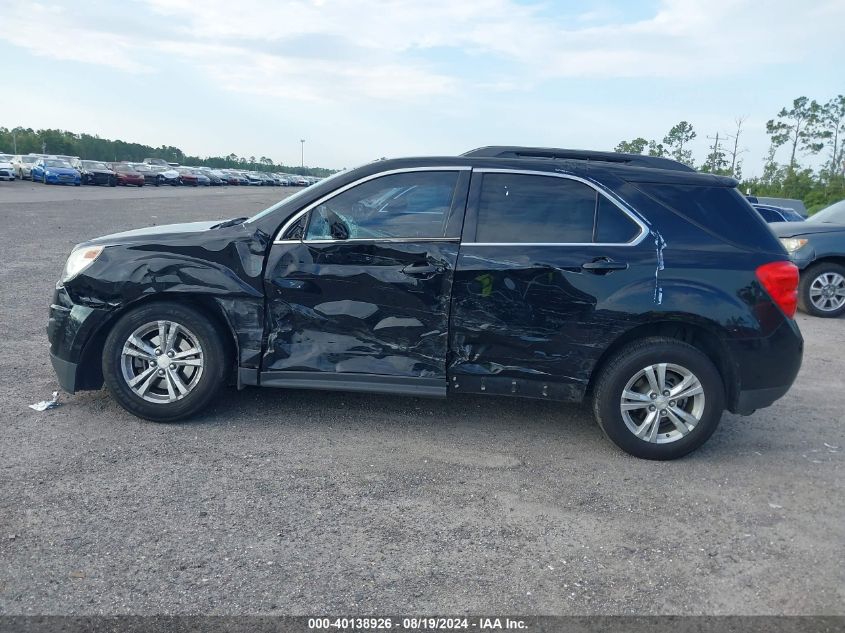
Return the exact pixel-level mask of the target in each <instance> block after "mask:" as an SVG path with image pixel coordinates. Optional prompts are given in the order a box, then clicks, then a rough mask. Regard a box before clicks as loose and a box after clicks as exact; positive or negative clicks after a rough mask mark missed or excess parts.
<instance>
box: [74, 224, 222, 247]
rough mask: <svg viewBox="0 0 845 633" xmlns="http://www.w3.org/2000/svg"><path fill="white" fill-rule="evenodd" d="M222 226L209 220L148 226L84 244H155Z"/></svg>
mask: <svg viewBox="0 0 845 633" xmlns="http://www.w3.org/2000/svg"><path fill="white" fill-rule="evenodd" d="M217 224H220V220H208V221H205V222H185V223H183V224H163V225H161V226H148V227H146V228H143V229H134V230H132V231H123V232H122V233H112V234H111V235H104V236H102V237H97V238H94V239H93V240H88V241H87V242H84V243H83V244H84V245H85V246H90V245H94V244H102V245H107V246H108V245H111V246H113V245H115V244H126V243H128V242H150V243H155V242H156V241H157V240H158V239H161V238H168V237H173V236H176V235H185V234H189V233H202V232H203V231H207V230H208V229H210V228H211V227H212V226H215V225H217Z"/></svg>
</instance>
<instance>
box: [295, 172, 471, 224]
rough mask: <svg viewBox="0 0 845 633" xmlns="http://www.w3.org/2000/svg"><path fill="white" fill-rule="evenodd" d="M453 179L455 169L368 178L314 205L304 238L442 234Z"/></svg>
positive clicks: (454, 177)
mask: <svg viewBox="0 0 845 633" xmlns="http://www.w3.org/2000/svg"><path fill="white" fill-rule="evenodd" d="M457 180H458V173H457V172H454V171H449V172H446V171H417V172H408V173H404V174H394V175H392V176H383V177H381V178H377V179H375V180H370V181H369V182H365V183H363V184H360V185H358V186H357V187H353V188H352V189H350V190H348V191H344V192H343V193H341V194H339V195H337V196H335V197H334V198H331V199H330V200H328V201H326V202H324V203H323V204H321V205H320V206H318V207H316V208H315V209H313V210H312V211H311V213H310V216H311V218H310V221H309V223H308V231H307V238H306V239H309V240H325V239H379V238H436V237H444V236H445V230H446V220H447V218H448V216H449V209H450V208H451V206H452V196H453V194H454V191H455V184H456V183H457Z"/></svg>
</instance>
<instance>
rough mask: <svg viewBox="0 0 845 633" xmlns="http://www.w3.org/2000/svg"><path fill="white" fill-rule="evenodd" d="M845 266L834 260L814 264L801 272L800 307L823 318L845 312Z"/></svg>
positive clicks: (799, 283)
mask: <svg viewBox="0 0 845 633" xmlns="http://www.w3.org/2000/svg"><path fill="white" fill-rule="evenodd" d="M842 293H845V266H841V265H839V264H834V263H833V262H821V263H819V264H813V265H812V266H810V267H809V268H807V270H805V271H803V272H802V273H801V279H800V281H799V282H798V307H800V308H801V310H803V311H804V312H806V313H807V314H810V315H812V316H817V317H822V318H828V319H829V318H833V317H838V316H840V315H841V314H845V294H842Z"/></svg>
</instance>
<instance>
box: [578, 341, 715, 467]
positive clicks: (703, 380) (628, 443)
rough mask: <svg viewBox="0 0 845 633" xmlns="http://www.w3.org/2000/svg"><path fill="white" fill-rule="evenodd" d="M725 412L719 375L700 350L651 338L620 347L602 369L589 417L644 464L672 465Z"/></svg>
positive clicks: (706, 435)
mask: <svg viewBox="0 0 845 633" xmlns="http://www.w3.org/2000/svg"><path fill="white" fill-rule="evenodd" d="M724 408H725V387H724V384H723V382H722V377H721V376H720V374H719V371H718V370H717V369H716V367H715V366H714V365H713V363H712V361H711V360H710V359H709V358H708V357H707V356H706V355H705V354H704V353H703V352H701V351H700V350H698V349H697V348H695V347H693V346H692V345H689V344H687V343H684V342H682V341H678V340H676V339H671V338H662V337H653V338H646V339H642V340H640V341H635V342H633V343H630V344H628V345H626V346H625V347H623V348H622V349H621V350H619V351H618V352H617V353H616V354H614V355H613V357H611V358H610V359H608V361H607V362H606V363H605V364H604V366H603V368H602V370H601V373H600V375H599V377H598V380H597V381H596V385H595V389H594V392H593V413H594V415H595V418H596V421H597V422H598V424H599V426H600V427H601V429H602V431H604V434H605V435H606V436H607V437H608V438H609V439H610V440H611V441H612V442H613V443H614V444H616V445H617V446H618V447H619V448H621V449H622V450H623V451H625V452H626V453H629V454H630V455H634V456H635V457H641V458H643V459H656V460H667V459H677V458H678V457H682V456H684V455H686V454H687V453H689V452H691V451H694V450H695V449H697V448H698V447H699V446H701V445H702V444H704V442H706V441H707V439H708V438H709V437H710V436H711V435H712V434H713V432H714V431H715V430H716V427H717V426H718V425H719V421H720V419H721V417H722V412H723V411H724Z"/></svg>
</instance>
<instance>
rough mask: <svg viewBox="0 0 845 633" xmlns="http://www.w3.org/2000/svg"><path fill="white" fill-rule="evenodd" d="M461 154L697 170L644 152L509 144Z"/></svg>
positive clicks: (480, 156)
mask: <svg viewBox="0 0 845 633" xmlns="http://www.w3.org/2000/svg"><path fill="white" fill-rule="evenodd" d="M461 156H467V157H473V158H545V159H552V160H584V161H600V162H603V163H620V164H623V165H630V166H631V167H653V168H657V169H671V170H674V171H695V169H693V168H692V167H690V166H689V165H684V164H683V163H679V162H678V161H675V160H672V159H670V158H661V157H659V156H644V155H642V154H620V153H617V152H593V151H590V150H583V149H559V148H555V147H519V146H507V145H491V146H488V147H479V148H478V149H474V150H471V151H469V152H466V153H464V154H461Z"/></svg>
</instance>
